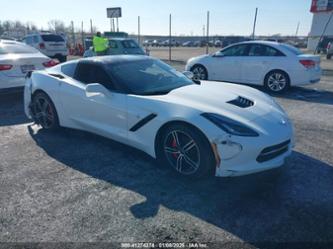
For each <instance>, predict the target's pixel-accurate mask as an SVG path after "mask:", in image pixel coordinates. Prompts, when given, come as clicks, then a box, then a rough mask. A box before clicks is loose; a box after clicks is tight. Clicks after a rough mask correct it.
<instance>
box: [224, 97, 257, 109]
mask: <svg viewBox="0 0 333 249" xmlns="http://www.w3.org/2000/svg"><path fill="white" fill-rule="evenodd" d="M228 103H229V104H232V105H235V106H238V107H241V108H248V107H251V106H253V105H254V102H253V101H252V100H249V99H247V98H244V97H241V96H239V97H238V98H237V99H234V100H231V101H229V102H228Z"/></svg>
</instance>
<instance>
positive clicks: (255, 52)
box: [249, 44, 284, 56]
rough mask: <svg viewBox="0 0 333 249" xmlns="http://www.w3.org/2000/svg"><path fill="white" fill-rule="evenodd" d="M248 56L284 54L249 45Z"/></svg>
mask: <svg viewBox="0 0 333 249" xmlns="http://www.w3.org/2000/svg"><path fill="white" fill-rule="evenodd" d="M249 56H284V54H283V53H282V52H280V51H278V50H277V49H275V48H272V47H269V46H265V45H261V44H253V45H251V48H250V51H249Z"/></svg>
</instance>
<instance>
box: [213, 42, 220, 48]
mask: <svg viewBox="0 0 333 249" xmlns="http://www.w3.org/2000/svg"><path fill="white" fill-rule="evenodd" d="M214 46H215V47H216V48H220V47H222V41H220V40H216V41H215V43H214Z"/></svg>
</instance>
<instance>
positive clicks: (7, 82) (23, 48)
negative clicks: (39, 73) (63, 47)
mask: <svg viewBox="0 0 333 249" xmlns="http://www.w3.org/2000/svg"><path fill="white" fill-rule="evenodd" d="M56 64H57V62H56V61H54V60H51V59H50V58H49V57H47V56H45V55H43V54H42V53H40V52H39V51H38V50H37V49H34V48H32V47H30V46H28V45H25V44H24V43H21V42H16V41H9V40H0V89H12V88H16V87H23V86H24V83H25V76H26V74H27V73H28V72H30V71H33V70H40V69H44V68H47V67H52V66H55V65H56Z"/></svg>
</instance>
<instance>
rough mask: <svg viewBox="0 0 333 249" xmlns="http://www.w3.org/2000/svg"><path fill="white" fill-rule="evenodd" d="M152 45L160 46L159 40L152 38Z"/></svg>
mask: <svg viewBox="0 0 333 249" xmlns="http://www.w3.org/2000/svg"><path fill="white" fill-rule="evenodd" d="M152 46H153V47H160V46H161V41H159V40H154V41H153V43H152Z"/></svg>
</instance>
